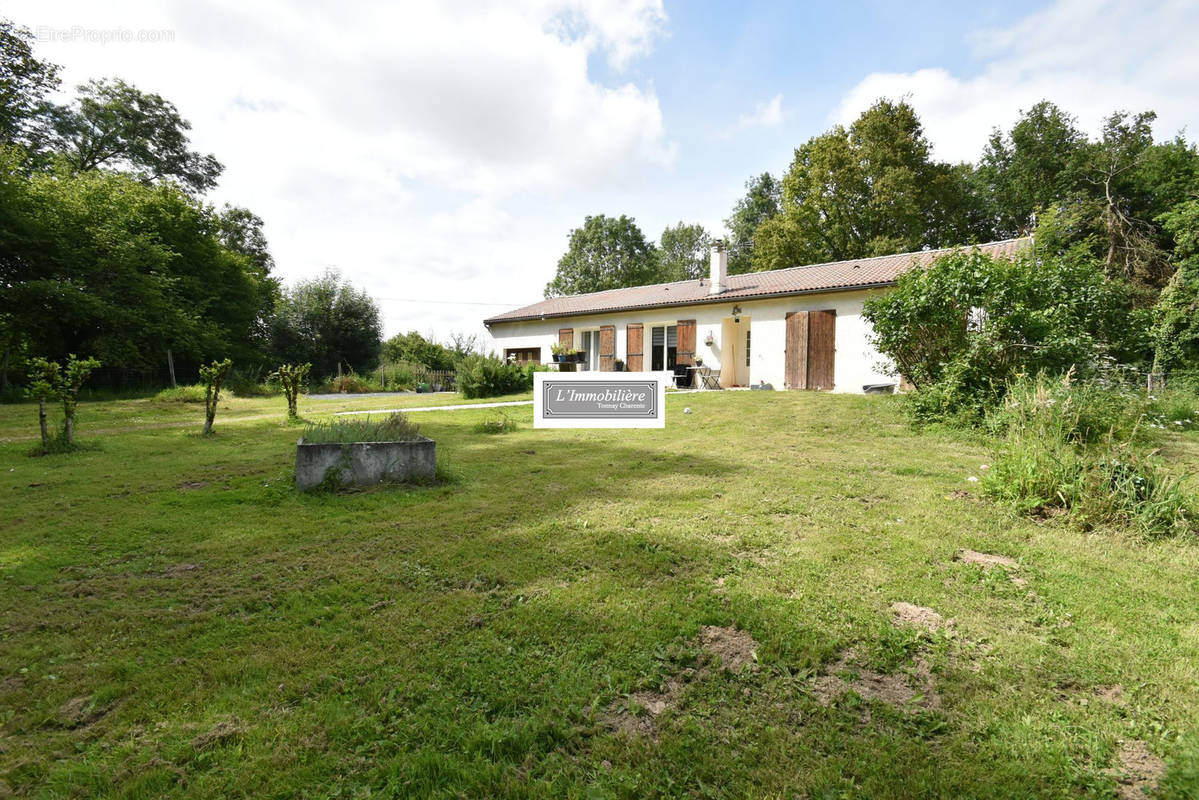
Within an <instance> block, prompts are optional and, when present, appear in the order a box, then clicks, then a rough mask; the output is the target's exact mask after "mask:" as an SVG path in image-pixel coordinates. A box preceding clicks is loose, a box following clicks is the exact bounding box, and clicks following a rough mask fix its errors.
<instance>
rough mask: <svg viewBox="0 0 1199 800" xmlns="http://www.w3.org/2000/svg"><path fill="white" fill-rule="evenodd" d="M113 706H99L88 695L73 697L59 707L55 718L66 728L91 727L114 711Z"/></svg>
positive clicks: (110, 704)
mask: <svg viewBox="0 0 1199 800" xmlns="http://www.w3.org/2000/svg"><path fill="white" fill-rule="evenodd" d="M112 707H113V704H112V703H109V704H107V705H102V706H101V705H97V704H96V703H95V701H93V700H92V698H91V697H90V696H88V695H84V696H81V697H72V698H71V699H70V700H68V701H67V702H65V703H63V704H62V705H61V706H59V709H58V711H57V712H56V713H55V715H54V717H55V719H56V720H57V721H58V724H59V725H61V726H63V727H64V728H82V727H84V726H85V725H91V724H92V723H93V722H95V721H96V720H98V719H100V717H102V716H104V715H105V714H107V713H108V712H109V711H111V710H112Z"/></svg>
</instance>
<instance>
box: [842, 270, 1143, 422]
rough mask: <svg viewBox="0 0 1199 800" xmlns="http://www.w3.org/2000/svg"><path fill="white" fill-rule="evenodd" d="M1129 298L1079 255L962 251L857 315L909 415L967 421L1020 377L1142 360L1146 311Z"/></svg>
mask: <svg viewBox="0 0 1199 800" xmlns="http://www.w3.org/2000/svg"><path fill="white" fill-rule="evenodd" d="M1130 297H1131V295H1130V292H1129V289H1128V287H1127V286H1126V285H1125V284H1122V283H1119V282H1115V281H1109V280H1107V279H1106V278H1105V277H1104V274H1103V271H1102V269H1101V268H1100V267H1099V266H1098V265H1096V264H1095V263H1093V262H1092V261H1090V260H1088V259H1087V258H1084V257H1082V256H1077V255H1071V254H1067V255H1064V256H1050V257H1044V258H1035V257H1034V256H1033V255H1031V254H1025V255H1022V256H1020V257H1017V258H1014V259H1010V260H1009V259H996V258H991V257H989V256H987V255H984V254H982V253H980V252H978V251H977V250H976V251H966V250H961V251H957V252H954V253H950V254H948V255H945V256H942V257H941V258H938V259H937V260H936V261H934V262H933V263H932V264H930V265H928V266H927V267H914V268H912V269H910V270H908V271H907V272H905V273H903V274H902V275H900V277H899V279H898V281H897V282H896V286H895V289H894V290H893V291H890V292H888V293H886V294H885V295H880V296H878V297H874V298H871V299H869V300H868V301H867V302H866V304H865V306H864V310H863V314H864V315H865V316H866V318H867V319H868V320H869V321H870V323H871V325H872V326H873V330H874V343H875V345H876V346H877V347H878V349H879V352H881V353H883V354H884V355H886V356H887V357H889V358H890V359H891V361H892V362H893V364H894V366H895V369H896V370H897V371H898V372H899V374H901V375H903V376H904V377H906V378H907V379H908V380H909V381H911V383H912V384H913V386H914V387H915V389H916V393H915V395H916V396H915V397H913V398H912V399H911V400H909V401H908V403H907V408H908V410H909V411H910V412H912V413H913V415H914V416H915V417H916V418H917V419H919V420H921V421H946V420H948V421H961V422H968V423H971V424H975V423H978V422H981V421H982V420H983V419H984V417H985V415H986V411H987V410H988V409H990V408H992V407H994V406H995V405H996V404H997V403H998V402H1000V401H1001V400H1002V398H1003V396H1004V393H1005V392H1006V390H1007V386H1008V383H1009V382H1010V381H1011V380H1012V379H1014V378H1015V377H1016V376H1018V375H1020V374H1035V373H1037V372H1041V371H1048V372H1051V373H1057V374H1061V373H1063V372H1065V371H1067V370H1069V369H1074V370H1076V371H1078V372H1079V373H1081V374H1085V375H1092V374H1096V373H1098V372H1099V371H1101V369H1103V367H1104V365H1105V363H1107V362H1108V361H1109V360H1110V358H1111V357H1115V358H1116V359H1117V360H1119V361H1121V362H1130V361H1136V360H1138V359H1143V358H1145V357H1146V355H1147V353H1148V351H1149V344H1148V339H1147V334H1143V333H1138V332H1143V331H1145V330H1146V328H1147V325H1146V324H1144V320H1143V319H1141V317H1143V316H1144V314H1145V312H1140V311H1134V310H1133V309H1132V305H1131V300H1130ZM921 395H923V396H921Z"/></svg>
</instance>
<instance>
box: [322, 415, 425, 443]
mask: <svg viewBox="0 0 1199 800" xmlns="http://www.w3.org/2000/svg"><path fill="white" fill-rule="evenodd" d="M419 438H421V435H420V428H419V427H417V425H416V424H415V423H413V422H411V421H410V420H409V419H408V418H407V417H406V416H404V415H403V414H399V413H396V414H390V415H388V416H387V417H386V418H385V419H382V420H376V419H373V418H372V417H369V416H366V417H355V418H353V419H335V420H330V421H329V422H310V423H308V424H307V425H306V426H305V427H304V442H305V444H353V443H354V442H409V441H412V440H414V439H419Z"/></svg>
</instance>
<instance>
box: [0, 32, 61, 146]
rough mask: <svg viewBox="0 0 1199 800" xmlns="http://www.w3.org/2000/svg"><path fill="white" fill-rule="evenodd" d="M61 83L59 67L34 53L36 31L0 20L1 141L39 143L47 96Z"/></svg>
mask: <svg viewBox="0 0 1199 800" xmlns="http://www.w3.org/2000/svg"><path fill="white" fill-rule="evenodd" d="M58 84H59V79H58V66H57V65H55V64H51V63H48V62H46V61H41V60H39V59H38V58H37V57H36V56H34V54H33V33H32V32H30V30H29V29H28V28H22V27H19V26H17V25H14V24H13V23H12V22H11V21H10V20H6V19H0V144H22V145H25V146H36V145H37V143H38V142H39V140H40V138H41V137H40V130H39V128H40V125H39V121H40V119H41V116H42V114H43V113H44V111H45V108H46V99H45V98H46V95H47V94H48V93H49V92H52V91H53V90H55V89H57V88H58Z"/></svg>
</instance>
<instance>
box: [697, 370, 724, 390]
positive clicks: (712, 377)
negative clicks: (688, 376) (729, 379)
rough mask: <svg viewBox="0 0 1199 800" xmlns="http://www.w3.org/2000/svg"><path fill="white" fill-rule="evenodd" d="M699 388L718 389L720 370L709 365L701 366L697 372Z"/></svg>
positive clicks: (719, 386)
mask: <svg viewBox="0 0 1199 800" xmlns="http://www.w3.org/2000/svg"><path fill="white" fill-rule="evenodd" d="M699 379H700V384H699V388H701V389H720V388H722V387H721V385H720V370H718V369H712V368H711V367H701V368H700V372H699Z"/></svg>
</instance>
